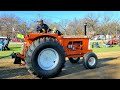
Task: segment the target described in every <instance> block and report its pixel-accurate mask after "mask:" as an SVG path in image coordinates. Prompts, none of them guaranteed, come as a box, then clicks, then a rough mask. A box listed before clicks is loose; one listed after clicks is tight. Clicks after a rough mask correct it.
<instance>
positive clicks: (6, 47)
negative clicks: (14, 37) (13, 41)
mask: <svg viewBox="0 0 120 90" xmlns="http://www.w3.org/2000/svg"><path fill="white" fill-rule="evenodd" d="M8 44H9V40H8V39H5V40H4V50H6V49H7V50H10V48H8Z"/></svg>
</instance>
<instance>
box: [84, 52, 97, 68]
mask: <svg viewBox="0 0 120 90" xmlns="http://www.w3.org/2000/svg"><path fill="white" fill-rule="evenodd" d="M97 63H98V58H97V56H96V54H94V53H91V52H89V53H86V54H85V55H84V57H83V65H84V67H85V68H86V69H93V68H95V67H96V65H97Z"/></svg>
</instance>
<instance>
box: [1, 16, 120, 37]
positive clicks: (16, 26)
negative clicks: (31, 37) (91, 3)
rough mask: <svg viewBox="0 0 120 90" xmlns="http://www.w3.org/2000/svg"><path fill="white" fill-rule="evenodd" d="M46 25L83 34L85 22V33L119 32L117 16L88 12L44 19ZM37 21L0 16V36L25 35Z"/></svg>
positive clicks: (67, 33) (33, 29)
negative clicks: (72, 17) (58, 19)
mask: <svg viewBox="0 0 120 90" xmlns="http://www.w3.org/2000/svg"><path fill="white" fill-rule="evenodd" d="M44 21H45V23H46V24H48V26H49V27H50V28H51V29H53V28H57V29H58V30H60V31H61V32H62V33H63V34H64V35H84V24H85V23H87V35H89V36H93V35H97V34H103V35H106V34H110V35H117V34H120V21H119V18H117V19H112V18H111V17H109V16H95V15H94V14H88V15H87V16H86V17H84V18H82V19H77V18H74V19H73V20H67V19H64V20H61V21H60V22H53V21H51V20H47V19H45V20H44ZM36 25H37V23H36V22H35V21H32V22H31V23H29V25H28V23H27V22H26V21H24V20H22V19H21V18H20V17H18V16H15V15H2V16H0V32H1V33H0V36H7V35H9V36H10V37H11V38H16V34H17V33H21V34H23V35H26V34H27V33H28V32H31V31H35V29H36Z"/></svg>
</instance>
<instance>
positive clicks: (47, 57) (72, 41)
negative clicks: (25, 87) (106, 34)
mask: <svg viewBox="0 0 120 90" xmlns="http://www.w3.org/2000/svg"><path fill="white" fill-rule="evenodd" d="M24 40H25V42H24V46H23V50H22V54H20V53H15V54H14V55H13V56H12V57H13V58H15V60H16V61H17V60H18V61H20V60H23V61H25V63H26V67H27V69H28V71H29V72H30V73H32V74H34V75H36V76H37V77H39V78H51V77H55V76H56V75H58V74H59V73H60V72H61V71H62V68H63V67H64V64H65V57H68V59H69V60H70V62H71V63H77V62H78V61H79V60H80V58H81V57H83V65H84V67H85V68H86V69H93V68H95V67H96V65H97V62H98V58H97V56H96V54H95V53H93V52H92V50H91V49H90V41H89V38H87V37H84V38H65V37H64V36H62V35H58V34H55V33H29V34H28V35H26V36H25V37H24Z"/></svg>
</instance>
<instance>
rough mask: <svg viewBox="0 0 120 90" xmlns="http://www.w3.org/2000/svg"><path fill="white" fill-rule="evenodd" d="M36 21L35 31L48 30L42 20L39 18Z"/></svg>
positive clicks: (43, 31) (45, 31) (44, 31)
mask: <svg viewBox="0 0 120 90" xmlns="http://www.w3.org/2000/svg"><path fill="white" fill-rule="evenodd" d="M37 22H38V26H37V28H36V29H37V32H40V33H47V32H48V31H49V27H48V25H47V24H44V23H43V20H42V19H41V20H39V21H37Z"/></svg>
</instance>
